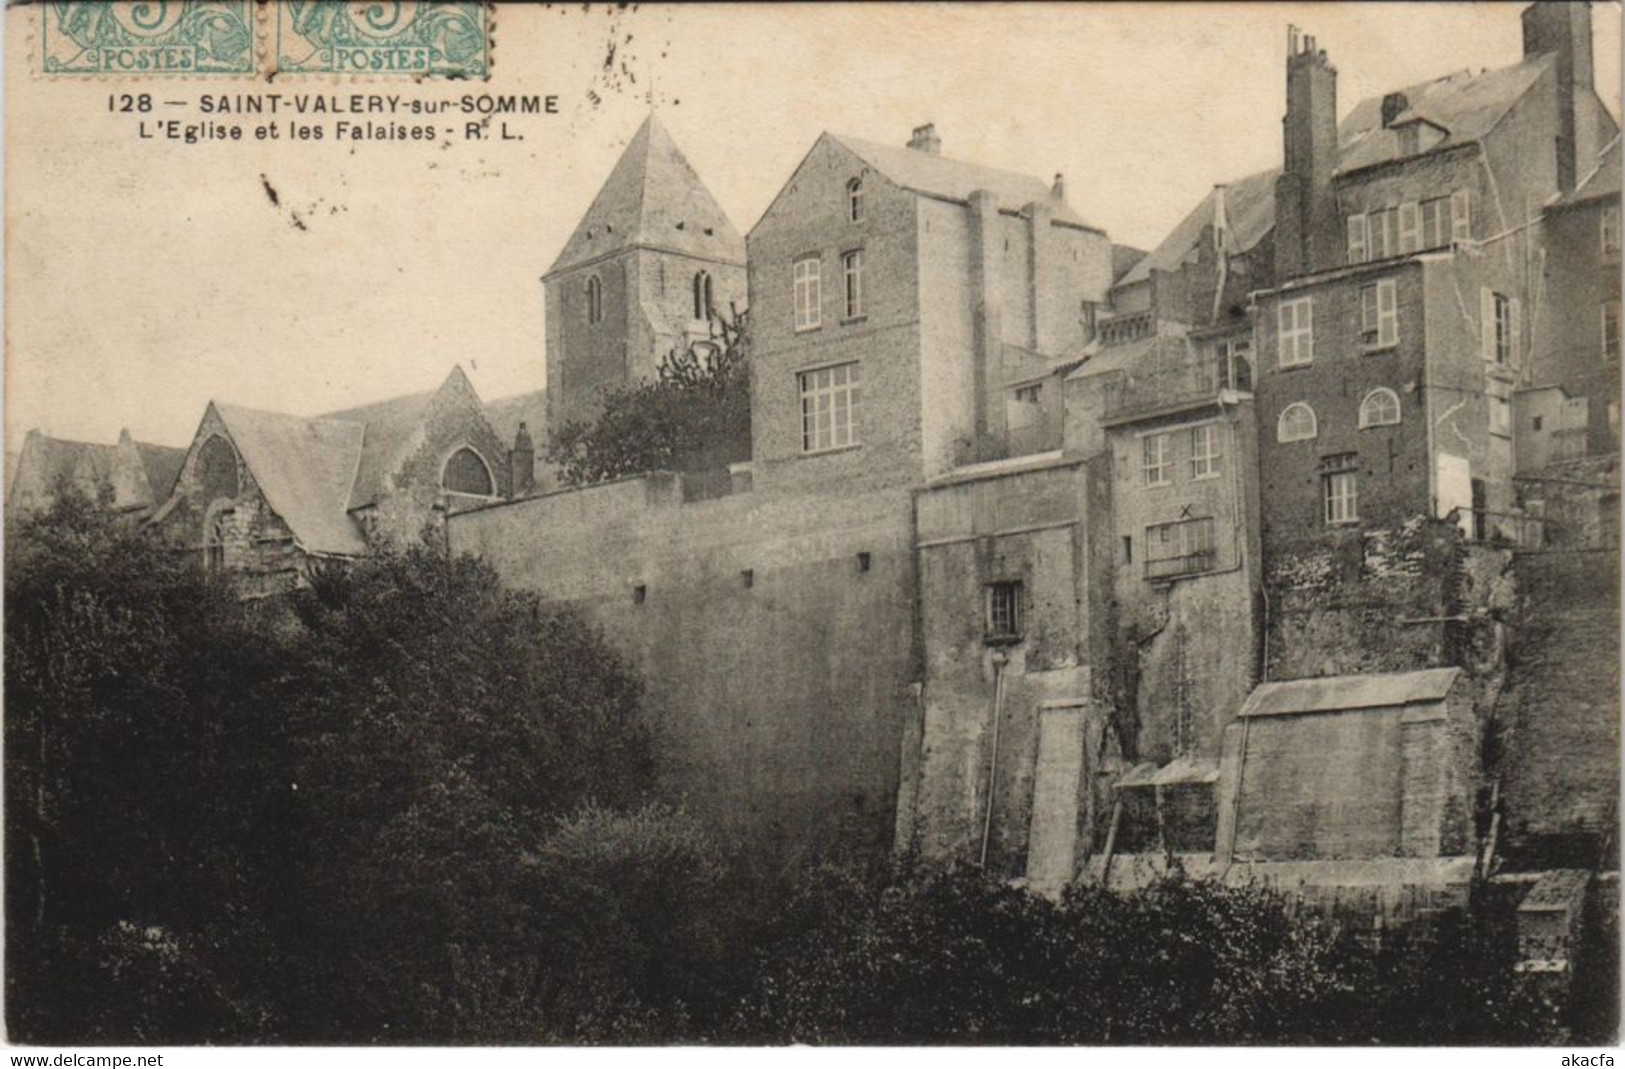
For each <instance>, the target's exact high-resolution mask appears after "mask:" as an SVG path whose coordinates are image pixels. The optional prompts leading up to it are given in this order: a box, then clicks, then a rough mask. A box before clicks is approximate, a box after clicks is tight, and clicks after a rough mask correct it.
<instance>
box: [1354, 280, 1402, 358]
mask: <svg viewBox="0 0 1625 1069" xmlns="http://www.w3.org/2000/svg"><path fill="white" fill-rule="evenodd" d="M1398 344H1399V301H1398V298H1397V296H1396V292H1395V283H1394V280H1393V279H1391V278H1385V279H1383V280H1382V281H1380V282H1376V283H1373V284H1372V285H1369V286H1361V287H1360V347H1361V348H1363V349H1367V350H1370V349H1387V348H1390V347H1392V346H1395V345H1398Z"/></svg>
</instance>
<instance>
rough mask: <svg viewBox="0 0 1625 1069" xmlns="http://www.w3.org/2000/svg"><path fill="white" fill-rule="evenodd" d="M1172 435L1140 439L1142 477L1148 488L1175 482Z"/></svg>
mask: <svg viewBox="0 0 1625 1069" xmlns="http://www.w3.org/2000/svg"><path fill="white" fill-rule="evenodd" d="M1173 438H1174V436H1173V435H1171V434H1148V435H1146V436H1145V437H1144V438H1141V439H1140V450H1141V455H1140V475H1141V481H1142V482H1143V483H1144V484H1145V485H1146V486H1167V485H1169V484H1170V483H1172V482H1173V481H1174V450H1173Z"/></svg>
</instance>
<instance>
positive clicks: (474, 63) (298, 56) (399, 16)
mask: <svg viewBox="0 0 1625 1069" xmlns="http://www.w3.org/2000/svg"><path fill="white" fill-rule="evenodd" d="M490 60H491V47H490V35H489V31H488V25H487V21H486V10H485V5H484V4H483V3H478V2H475V3H370V2H363V3H343V2H339V0H302V2H301V0H283V2H282V3H279V4H277V5H276V66H277V71H278V73H280V74H299V73H320V74H363V75H373V74H378V75H388V74H405V75H429V76H433V77H442V78H484V77H485V76H486V75H487V73H488V72H489V70H490Z"/></svg>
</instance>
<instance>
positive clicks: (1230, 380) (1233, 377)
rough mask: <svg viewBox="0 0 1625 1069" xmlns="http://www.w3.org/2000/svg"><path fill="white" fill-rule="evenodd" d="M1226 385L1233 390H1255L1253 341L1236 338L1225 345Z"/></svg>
mask: <svg viewBox="0 0 1625 1069" xmlns="http://www.w3.org/2000/svg"><path fill="white" fill-rule="evenodd" d="M1224 385H1225V386H1227V387H1229V388H1230V389H1232V390H1248V391H1250V390H1251V389H1252V388H1253V340H1252V339H1251V338H1236V339H1234V340H1232V341H1229V342H1226V343H1225V345H1224Z"/></svg>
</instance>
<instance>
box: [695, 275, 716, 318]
mask: <svg viewBox="0 0 1625 1069" xmlns="http://www.w3.org/2000/svg"><path fill="white" fill-rule="evenodd" d="M715 311H716V306H715V305H714V304H713V303H712V300H711V273H710V272H709V271H700V272H698V273H697V274H695V276H694V318H695V319H710V318H711V316H712V315H713V314H714V313H715Z"/></svg>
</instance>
